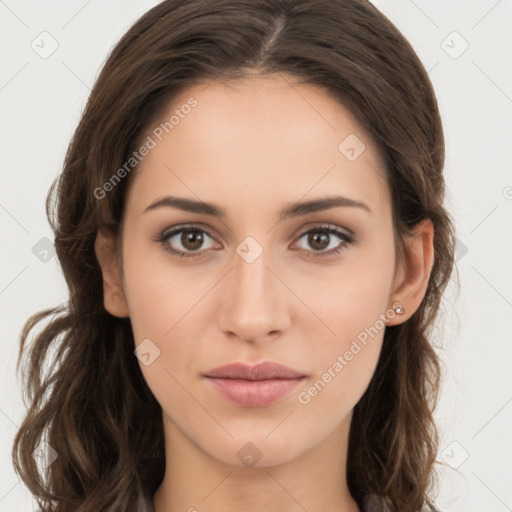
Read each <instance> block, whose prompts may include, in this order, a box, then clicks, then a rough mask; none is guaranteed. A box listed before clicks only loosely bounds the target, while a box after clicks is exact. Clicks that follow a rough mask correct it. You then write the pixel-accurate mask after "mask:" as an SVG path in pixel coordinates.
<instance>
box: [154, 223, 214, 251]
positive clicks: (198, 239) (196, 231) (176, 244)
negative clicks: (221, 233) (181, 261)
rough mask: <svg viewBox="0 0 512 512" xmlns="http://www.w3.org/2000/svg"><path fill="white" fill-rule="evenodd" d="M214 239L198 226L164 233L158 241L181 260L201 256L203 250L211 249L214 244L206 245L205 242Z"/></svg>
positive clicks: (182, 227)
mask: <svg viewBox="0 0 512 512" xmlns="http://www.w3.org/2000/svg"><path fill="white" fill-rule="evenodd" d="M208 238H209V239H211V240H214V238H213V237H212V236H211V235H210V234H209V233H208V232H207V231H205V230H204V229H201V228H199V227H197V226H181V227H175V228H173V229H171V230H169V231H164V232H163V233H162V234H161V235H160V236H159V237H158V238H157V239H156V241H157V242H160V243H161V244H162V245H163V246H164V249H165V250H166V251H168V252H170V253H171V254H174V255H175V256H178V257H180V258H183V257H191V256H197V255H199V254H200V253H201V252H202V251H203V250H206V249H211V247H212V245H213V244H210V245H208V244H206V245H205V241H207V240H208Z"/></svg>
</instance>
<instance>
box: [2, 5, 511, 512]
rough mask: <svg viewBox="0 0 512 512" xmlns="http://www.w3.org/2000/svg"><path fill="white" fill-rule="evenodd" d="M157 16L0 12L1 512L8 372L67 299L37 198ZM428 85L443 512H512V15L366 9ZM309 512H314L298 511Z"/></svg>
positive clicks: (12, 418)
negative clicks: (93, 92) (88, 107)
mask: <svg viewBox="0 0 512 512" xmlns="http://www.w3.org/2000/svg"><path fill="white" fill-rule="evenodd" d="M156 3H158V2H156V1H150V0H144V1H142V0H141V1H138V2H136V1H134V0H129V1H126V0H125V1H121V0H109V1H102V2H100V1H99V0H89V1H87V0H72V1H66V2H64V1H61V2H59V1H46V2H38V1H36V0H27V1H15V0H0V27H1V28H0V37H1V42H2V45H1V50H0V51H1V59H2V67H1V71H0V101H1V104H0V105H1V107H0V108H1V114H0V123H1V142H0V143H1V158H2V173H1V178H0V179H1V182H0V226H1V231H0V233H1V244H2V245H1V248H2V251H1V256H2V260H1V265H0V326H1V348H2V351H1V357H0V383H1V395H0V400H1V401H0V432H1V435H0V450H1V462H0V467H1V475H0V511H1V512H19V511H22V510H23V511H30V510H34V509H35V507H34V504H33V501H32V499H31V498H30V495H29V494H28V492H27V491H26V490H25V488H24V487H23V485H22V484H21V482H20V481H19V480H18V478H17V476H16V474H15V473H14V470H13V469H12V463H11V459H10V452H11V448H12V439H13V436H14V433H15V431H16V428H17V425H19V424H20V422H21V420H22V418H23V414H24V407H23V403H22V395H21V388H20V384H19V382H18V380H17V377H16V372H15V366H16V359H17V354H18V343H19V333H20V330H21V327H22V325H23V323H24V322H25V320H26V319H27V318H28V317H29V315H31V314H32V313H34V312H36V311H39V310H41V309H43V308H46V307H49V306H52V305H56V304H58V303H60V302H62V301H64V300H65V298H66V293H67V289H66V286H65V283H64V279H63V277H62V274H61V271H60V268H59V266H58V264H57V261H56V258H55V257H53V246H52V239H53V235H52V232H51V230H50V227H49V225H48V222H47V219H46V215H45V199H46V193H47V191H48V188H49V187H50V184H51V182H52V181H53V179H54V178H55V177H56V175H57V174H58V173H59V171H60V169H61V166H62V162H63V158H64V155H65V151H66V148H67V145H68V143H69V140H70V138H71V136H72V134H73V131H74V129H75V127H76V125H77V122H78V119H79V116H80V113H81V111H82V109H83V107H84V105H85V101H86V99H87V96H88V94H89V92H90V88H91V87H92V85H93V83H94V80H95V78H96V76H97V74H98V72H99V70H100V68H101V66H102V64H103V62H104V60H105V58H106V56H107V54H108V52H109V51H110V49H111V48H112V46H113V45H114V44H115V43H116V42H117V41H118V39H119V38H120V37H121V36H122V34H123V33H124V32H125V31H126V30H127V29H128V28H129V27H130V25H131V24H132V23H133V22H134V21H135V20H136V19H137V18H138V17H139V16H140V15H141V14H143V13H144V12H145V11H147V10H148V9H149V8H151V7H153V6H154V5H156ZM374 3H375V5H376V6H377V7H378V8H379V9H381V10H382V11H383V13H384V14H386V15H387V16H388V17H389V18H390V19H391V20H392V21H393V22H394V23H395V24H396V25H397V26H398V28H399V29H400V30H401V31H402V33H403V34H404V35H405V36H406V37H407V38H408V39H409V41H410V42H411V44H412V45H413V47H414V49H415V50H416V52H417V53H418V55H419V57H420V59H421V60H422V62H423V63H424V65H425V67H426V69H427V70H428V71H429V75H430V77H431V79H432V82H433V84H434V88H435V90H436V93H437V97H438V101H439V105H440V109H441V115H442V118H443V123H444V130H445V135H446V165H445V174H446V182H447V188H448V197H447V207H448V209H449V210H450V212H451V213H452V215H453V217H454V219H455V223H456V228H457V239H458V242H457V268H458V272H459V275H460V282H461V288H460V292H459V293H457V291H456V289H455V287H454V286H453V284H454V283H453V282H452V284H451V285H450V287H449V289H448V291H447V293H446V297H445V304H444V310H443V311H444V313H443V315H442V316H441V317H440V319H439V324H438V328H437V330H436V332H435V335H434V340H433V341H434V343H435V344H436V347H438V348H437V350H438V353H439V354H440V356H441V358H442V361H443V364H444V368H445V378H444V383H443V388H442V397H441V402H440V405H439V407H438V409H437V410H436V419H437V421H438V424H439V427H440V430H441V445H440V451H439V460H442V461H444V462H445V463H446V464H447V466H446V467H443V468H441V467H440V468H439V475H440V477H441V492H440V494H439V497H438V499H437V505H438V507H439V508H440V509H441V510H442V511H443V512H456V511H461V512H462V511H463V512H489V511H491V510H492V511H494V512H500V511H503V512H505V511H507V510H512V486H511V483H512V479H511V476H512V441H511V436H510V434H511V432H512V428H511V427H512V377H511V372H510V367H511V363H512V344H511V340H512V337H511V335H510V321H511V320H512V271H511V263H512V235H511V233H512V229H511V228H512V172H511V169H512V167H511V164H512V57H511V53H510V48H512V1H511V0H499V1H497V0H478V1H477V0H469V1H468V0H445V1H441V0H435V1H426V0H414V1H413V0H374ZM310 512H314V511H310Z"/></svg>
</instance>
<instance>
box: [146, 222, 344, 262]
mask: <svg viewBox="0 0 512 512" xmlns="http://www.w3.org/2000/svg"><path fill="white" fill-rule="evenodd" d="M186 231H199V232H201V233H206V234H207V235H208V236H209V237H210V238H212V239H214V240H215V237H213V236H212V235H211V234H210V233H209V232H208V231H207V230H206V229H203V228H200V227H199V226H196V225H194V224H190V225H186V226H180V227H178V228H174V229H172V230H171V231H164V232H163V233H162V234H161V235H159V236H158V237H157V238H156V239H154V241H155V242H159V243H161V244H162V245H164V244H165V242H167V241H168V240H169V239H170V238H172V237H173V236H174V235H176V234H178V233H182V232H186ZM315 232H323V233H327V234H329V235H335V236H337V237H338V238H339V239H340V241H341V242H343V243H340V244H339V245H338V247H336V248H335V249H331V250H329V251H306V252H307V256H308V257H309V256H311V257H313V258H318V257H327V256H333V255H335V254H340V253H341V252H343V251H344V250H345V249H346V246H347V245H348V244H352V243H353V242H354V238H353V237H352V236H350V235H348V234H346V233H344V232H343V231H340V230H338V229H336V228H333V227H331V226H327V225H319V226H315V227H314V228H311V229H308V230H307V231H305V232H304V233H302V234H301V235H300V236H299V237H298V240H300V239H301V238H302V237H303V236H304V235H308V234H309V233H315ZM164 249H165V250H166V251H167V252H169V253H170V254H171V255H172V256H175V257H178V258H193V257H196V256H200V255H201V254H202V253H203V252H204V250H203V251H197V252H191V253H187V252H183V251H176V250H174V249H171V248H170V247H169V246H168V245H167V246H165V247H164ZM205 250H208V249H205Z"/></svg>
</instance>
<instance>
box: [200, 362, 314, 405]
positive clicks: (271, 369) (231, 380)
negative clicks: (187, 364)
mask: <svg viewBox="0 0 512 512" xmlns="http://www.w3.org/2000/svg"><path fill="white" fill-rule="evenodd" d="M203 377H205V378H206V380H207V381H208V382H209V384H210V385H211V386H212V387H213V389H214V390H216V391H217V392H219V393H220V394H221V395H222V396H223V397H224V398H227V399H229V400H230V401H232V402H235V403H237V404H238V405H243V406H246V407H263V406H265V405H268V404H271V403H272V402H275V401H277V400H279V399H280V398H283V397H284V396H286V395H288V394H289V393H290V392H291V391H292V390H293V389H294V388H295V387H296V386H298V385H299V384H300V383H301V382H302V381H303V380H304V379H306V375H304V374H303V373H301V372H298V371H296V370H292V369H291V368H288V367H286V366H283V365H280V364H278V363H274V362H264V363H260V364H257V365H255V366H249V365H246V364H244V363H240V362H236V363H230V364H227V365H223V366H219V367H217V368H214V369H213V370H211V371H209V372H208V373H207V374H204V375H203Z"/></svg>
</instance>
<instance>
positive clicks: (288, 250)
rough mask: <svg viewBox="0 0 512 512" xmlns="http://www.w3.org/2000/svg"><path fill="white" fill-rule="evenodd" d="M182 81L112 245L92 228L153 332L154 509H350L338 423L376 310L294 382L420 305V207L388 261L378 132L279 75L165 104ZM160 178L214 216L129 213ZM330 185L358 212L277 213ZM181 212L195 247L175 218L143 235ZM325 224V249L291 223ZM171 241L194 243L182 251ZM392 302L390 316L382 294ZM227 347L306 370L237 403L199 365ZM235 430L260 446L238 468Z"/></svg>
mask: <svg viewBox="0 0 512 512" xmlns="http://www.w3.org/2000/svg"><path fill="white" fill-rule="evenodd" d="M190 96H193V97H194V98H196V99H197V101H198V105H197V106H196V107H195V108H194V109H193V110H192V111H191V112H190V114H188V115H187V116H185V117H184V118H183V119H180V123H179V124H178V125H177V126H175V127H174V129H173V130H172V131H170V133H169V134H168V135H167V136H166V137H164V138H163V140H162V141H160V142H158V144H157V146H156V147H155V148H154V149H152V150H151V151H150V152H149V154H148V155H147V156H146V157H145V158H144V160H143V162H142V166H141V168H139V169H138V170H136V171H134V174H133V176H131V178H130V179H131V180H133V181H132V182H131V184H130V188H129V192H128V197H127V202H126V207H125V212H124V217H123V223H122V247H121V248H122V253H121V254H120V253H119V252H116V249H115V247H116V245H115V244H114V242H113V241H112V240H111V239H110V238H108V237H107V236H105V235H104V234H103V233H101V232H100V233H98V236H97V240H96V253H97V256H98V260H99V262H100V265H101V267H102V271H103V277H104V301H105V308H106V309H107V310H108V311H109V312H110V313H111V314H112V315H115V316H118V317H127V316H129V317H130V319H131V323H132V326H133V331H134V337H135V344H136V345H139V344H140V343H141V342H142V341H143V340H145V339H150V340H151V342H152V343H153V344H154V345H155V346H157V347H158V349H159V350H160V355H159V356H158V357H157V358H156V359H154V361H153V362H152V363H151V364H150V365H148V366H146V365H143V364H142V363H141V364H140V366H141V370H142V372H143V375H144V378H145V379H146V381H147V383H148V385H149V387H150V389H151V390H152V392H153V394H154V395H155V397H156V399H157V400H158V402H159V403H160V405H161V406H162V410H163V421H164V430H165V443H166V445H165V449H166V463H167V466H166V473H165V477H164V480H163V482H162V484H161V486H160V488H159V489H158V491H157V492H156V494H155V496H154V507H155V512H175V511H176V512H177V511H187V510H190V511H192V510H199V511H209V512H221V511H222V512H229V511H235V510H237V511H238V510H244V511H245V512H261V510H265V511H267V512H277V511H280V512H283V511H287V512H299V511H301V512H302V511H303V510H304V509H305V510H308V511H311V512H312V511H316V510H323V511H333V512H334V511H345V512H356V511H358V510H359V508H358V506H357V504H356V502H355V501H354V499H353V498H352V496H351V495H350V492H349V490H348V487H347V484H346V455H347V443H348V434H349V427H350V422H351V419H352V411H353V408H354V406H355V405H356V404H357V402H358V401H359V399H360V398H361V396H362V395H363V393H364V391H365V390H366V388H367V387H368V384H369V383H370V380H371V378H372V375H373V373H374V371H375V368H376V366H377V362H378V358H379V354H380V350H381V347H382V340H383V335H384V330H385V326H384V327H382V328H381V329H378V334H377V335H374V336H373V337H371V338H369V340H368V343H367V344H366V345H365V346H363V345H362V344H361V343H359V345H360V346H361V347H362V349H361V350H360V351H359V352H358V353H357V354H356V355H355V356H354V357H353V358H352V360H350V361H348V362H347V364H346V365H345V366H344V367H343V369H342V371H339V372H338V373H336V372H335V375H336V376H335V377H333V378H331V380H330V382H328V384H327V385H325V387H324V388H323V389H322V390H321V391H320V392H318V393H317V394H316V396H313V397H310V398H311V399H310V401H309V402H308V403H301V402H300V401H299V400H298V395H299V393H300V392H304V391H307V390H308V389H310V388H311V386H312V384H313V383H314V382H316V381H317V380H318V379H319V378H322V375H323V374H325V372H326V371H327V370H328V369H329V368H331V375H332V367H333V363H335V361H336V360H337V357H338V356H339V355H343V354H344V353H345V352H346V351H347V350H349V349H350V347H351V346H353V345H352V343H353V341H354V340H356V339H357V338H356V337H357V336H358V334H360V333H361V332H362V331H364V330H365V328H369V327H371V326H375V325H377V324H376V321H377V320H378V319H379V315H385V317H386V320H387V325H394V324H398V323H401V322H404V321H406V320H407V319H408V318H409V317H410V316H411V315H412V314H413V313H414V311H415V310H416V309H417V308H418V306H419V305H420V302H421V300H422V299H423V297H424V294H425V291H426V286H427V282H428V277H429V274H430V270H431V268H432V264H433V234H434V232H433V226H432V223H431V222H430V220H426V221H423V222H422V223H420V224H418V226H417V227H416V229H415V230H414V236H412V237H408V238H407V239H406V240H405V241H406V247H407V253H406V259H405V260H404V262H403V264H402V263H401V262H399V261H398V259H397V252H396V250H395V240H394V237H393V226H392V217H391V197H390V195H389V191H388V187H387V185H386V182H385V180H384V168H383V164H382V159H381V155H380V153H379V149H378V148H377V147H376V145H375V144H374V142H373V141H372V139H371V138H370V136H369V135H368V134H367V133H366V132H365V131H364V130H363V129H362V127H361V126H360V124H359V123H358V122H357V121H356V119H355V118H353V117H352V116H351V114H350V113H349V112H348V110H346V109H345V108H344V107H343V105H341V104H340V103H338V102H337V101H335V100H334V99H333V98H331V97H330V96H329V95H328V94H327V93H326V92H325V91H324V90H322V89H320V88H317V87H315V86H312V85H307V84H298V83H295V82H294V80H293V79H292V78H291V77H290V76H287V75H281V74H279V75H273V76H272V77H266V78H258V77H251V78H248V79H243V80H232V81H230V82H225V83H220V82H212V83H210V84H209V85H208V86H207V87H205V86H204V84H196V85H192V86H189V87H188V88H187V89H186V90H183V91H182V92H181V93H180V94H179V95H178V96H176V97H175V98H173V106H172V108H170V109H169V112H166V113H165V116H164V117H165V119H168V118H169V117H170V115H171V114H172V112H173V111H174V109H175V108H179V106H180V105H183V104H185V103H186V102H187V100H188V98H190ZM149 133H150V132H149ZM349 134H355V135H356V136H357V137H358V138H359V139H360V140H361V141H363V143H364V144H365V149H364V151H363V152H362V153H361V154H360V155H359V157H358V158H356V159H355V160H354V161H350V160H349V159H347V158H346V156H345V155H344V154H343V153H342V152H340V151H339V149H338V146H339V144H340V142H342V141H343V140H344V139H345V138H346V137H347V136H348V135H349ZM166 195H173V196H179V197H185V198H190V199H196V200H198V199H199V200H201V201H205V202H213V203H215V204H216V205H218V206H220V207H221V208H223V209H224V210H225V211H226V217H225V218H222V219H219V218H215V217H212V216H210V215H206V214H200V213H190V212H184V211H181V210H178V209H174V208H170V207H158V208H154V209H151V210H149V211H146V212H144V210H145V209H146V208H147V207H148V206H149V205H150V204H152V203H154V202H155V201H156V200H158V199H160V198H162V197H164V196H166ZM328 195H329V196H331V195H343V196H346V197H348V198H351V199H354V200H357V201H361V202H363V203H365V204H366V205H367V206H368V208H369V209H370V211H366V210H365V209H363V208H358V207H353V206H352V207H351V206H345V207H335V208H330V209H327V210H324V211H320V212H315V213H308V214H306V215H303V216H300V217H295V218H289V219H285V220H281V221H279V213H280V212H281V210H282V209H284V208H285V207H286V206H289V205H292V204H294V203H296V202H297V201H299V200H300V201H307V200H311V199H317V198H322V197H325V196H328ZM186 223H195V224H198V227H199V228H204V229H206V230H207V231H208V232H209V233H210V234H211V235H212V238H210V237H209V236H208V235H207V234H203V236H204V242H203V245H202V246H201V244H200V243H199V246H200V247H199V249H194V247H195V246H194V245H193V244H190V243H189V244H188V245H187V239H182V238H181V233H180V234H178V235H175V236H174V237H173V238H172V239H171V240H167V241H166V242H163V243H161V242H159V241H156V238H157V237H158V236H159V235H160V234H161V233H162V232H163V231H165V230H167V231H168V230H169V228H170V227H173V226H178V225H183V224H186ZM325 224H328V225H330V226H332V227H335V228H337V229H339V230H340V231H342V232H347V230H351V231H352V232H353V233H354V242H353V243H349V244H345V247H344V250H343V251H342V252H341V253H339V254H332V255H324V256H322V255H321V256H319V257H313V256H311V254H312V253H315V252H319V251H320V252H324V253H325V252H327V251H329V250H330V249H332V248H336V247H338V246H339V245H340V243H343V242H340V239H338V238H337V237H336V236H335V235H328V240H327V241H326V242H325V246H326V247H325V248H322V246H320V248H318V246H315V245H312V244H311V243H309V242H308V235H307V234H306V235H305V236H304V233H307V231H308V230H310V229H312V228H317V227H318V226H319V225H320V226H321V225H325ZM314 233H318V232H317V231H316V232H314ZM314 233H313V234H314ZM185 234H186V233H185ZM247 236H251V237H252V238H253V239H254V240H255V241H256V242H257V244H258V246H259V247H261V248H262V250H263V252H262V253H261V254H260V255H259V256H258V257H257V258H256V259H255V260H254V261H253V262H251V263H248V262H247V261H246V260H245V259H244V258H242V257H241V256H240V255H239V254H238V253H237V251H236V249H237V247H239V246H240V244H241V242H242V241H244V239H245V238H246V237H247ZM180 240H181V242H180ZM313 244H314V241H313ZM169 245H171V246H172V247H173V248H174V249H175V250H182V251H185V252H187V251H188V252H189V253H191V252H193V251H194V250H195V251H196V253H199V254H200V255H199V256H195V257H190V258H186V257H185V258H182V259H180V258H178V257H175V256H173V255H171V254H170V253H169V252H168V251H166V250H165V247H169ZM203 247H204V249H203ZM250 250H252V251H253V250H254V247H253V248H252V249H250ZM308 255H309V256H308ZM397 302H398V303H400V304H402V306H403V307H404V309H405V313H404V314H402V315H396V314H393V310H390V308H391V306H392V305H393V304H394V303H397ZM390 311H391V313H390ZM381 318H382V317H381ZM233 361H243V362H246V363H248V364H255V363H257V362H260V361H276V362H279V363H281V364H284V365H286V366H289V367H291V368H293V369H295V370H298V371H301V372H302V373H304V374H306V375H307V377H306V379H305V380H304V381H303V382H301V383H300V385H299V386H298V387H297V388H296V389H295V390H293V391H292V392H291V393H290V394H289V395H287V396H285V397H284V398H281V399H279V400H278V401H277V402H274V403H272V404H270V405H268V406H266V407H243V406H240V405H237V404H234V403H233V402H231V401H228V400H227V399H226V398H224V397H223V396H222V395H220V394H219V393H218V392H216V391H215V390H214V389H213V388H212V387H211V386H210V385H209V383H208V382H207V381H205V379H204V378H203V377H202V374H203V373H205V372H207V371H208V370H211V369H212V368H214V367H217V366H219V365H222V364H225V363H228V362H233ZM376 406H378V404H376ZM249 442H250V443H252V444H253V445H254V446H255V447H256V448H257V450H258V452H259V454H260V456H261V458H260V459H259V460H258V461H257V463H256V464H254V465H253V466H251V467H248V466H247V465H245V464H244V463H242V461H241V460H240V459H239V458H238V456H237V452H238V451H239V450H240V449H241V448H242V447H244V445H246V443H249ZM252 449H253V448H252ZM253 450H254V449H253ZM192 507H193V508H192Z"/></svg>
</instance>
